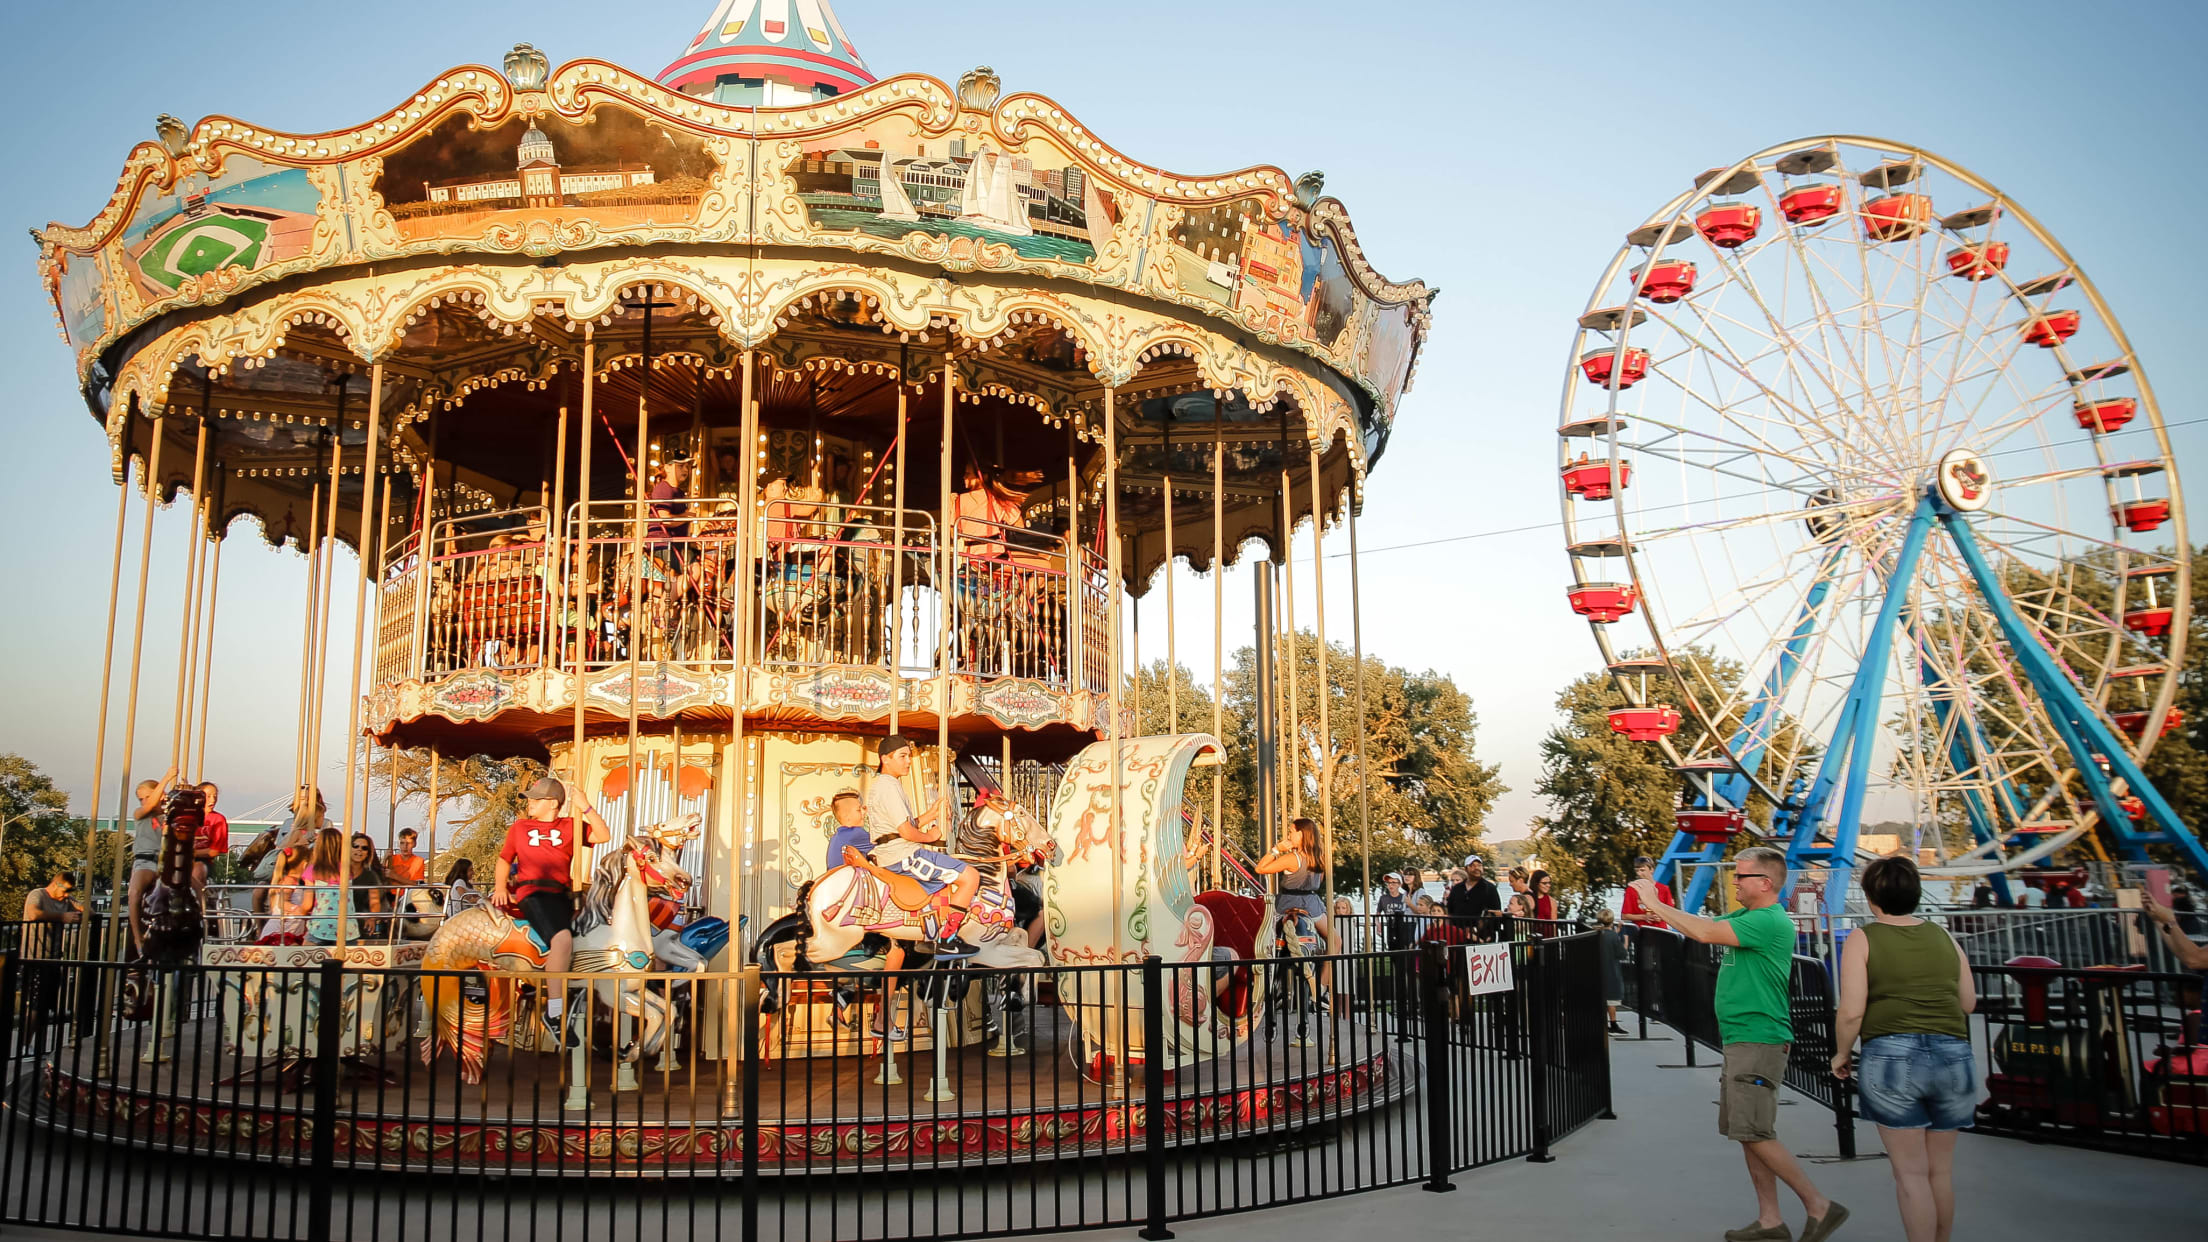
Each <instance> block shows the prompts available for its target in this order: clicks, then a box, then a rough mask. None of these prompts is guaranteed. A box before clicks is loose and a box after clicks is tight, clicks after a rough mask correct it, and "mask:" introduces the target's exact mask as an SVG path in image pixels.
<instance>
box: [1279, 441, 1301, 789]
mask: <svg viewBox="0 0 2208 1242" xmlns="http://www.w3.org/2000/svg"><path fill="white" fill-rule="evenodd" d="M1285 409H1286V407H1283V413H1282V415H1281V420H1280V421H1281V434H1280V549H1281V551H1280V633H1281V654H1282V657H1283V658H1282V661H1281V663H1282V664H1284V665H1285V666H1286V668H1285V670H1284V672H1285V675H1286V677H1287V679H1288V710H1287V711H1286V712H1284V713H1282V714H1281V721H1280V727H1281V743H1282V744H1281V748H1280V749H1281V759H1282V761H1283V765H1284V768H1285V771H1284V773H1283V774H1284V775H1285V776H1286V777H1287V778H1288V798H1287V808H1286V809H1287V813H1288V818H1290V819H1300V818H1302V817H1303V755H1302V751H1303V690H1302V687H1301V685H1300V684H1299V682H1300V678H1299V677H1298V676H1297V669H1296V666H1297V665H1299V664H1301V663H1303V659H1302V657H1301V655H1300V654H1299V653H1298V652H1297V651H1296V641H1297V639H1298V638H1300V637H1301V635H1299V634H1298V633H1297V632H1296V513H1295V495H1296V489H1295V480H1294V477H1293V476H1292V475H1291V474H1290V472H1289V466H1288V417H1287V414H1286V412H1285Z"/></svg>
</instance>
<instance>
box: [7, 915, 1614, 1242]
mask: <svg viewBox="0 0 2208 1242" xmlns="http://www.w3.org/2000/svg"><path fill="white" fill-rule="evenodd" d="M1498 956H1499V957H1500V958H1501V959H1506V960H1507V961H1508V963H1509V966H1510V975H1509V978H1508V980H1507V981H1505V980H1503V979H1502V978H1501V975H1500V970H1499V967H1500V964H1501V963H1500V961H1498V960H1497V959H1498ZM265 957H266V955H262V957H252V956H251V955H248V959H247V960H240V961H238V962H236V963H233V964H215V965H204V966H193V967H187V968H183V969H178V970H172V971H168V972H164V973H161V974H158V975H152V976H140V975H136V974H133V973H132V972H131V971H130V970H129V969H128V968H126V967H123V966H120V965H117V964H114V963H103V962H82V961H53V960H36V959H31V960H25V959H19V958H17V957H16V956H15V955H13V954H8V955H5V956H0V1049H5V1050H6V1053H7V1059H6V1066H7V1069H8V1077H7V1083H6V1090H5V1095H4V1100H0V1103H4V1108H5V1119H4V1122H0V1224H5V1225H31V1226H42V1227H59V1228H70V1229H84V1230H94V1231H99V1232H104V1233H119V1234H136V1235H146V1236H171V1237H215V1238H241V1239H244V1238H251V1239H254V1240H255V1242H293V1240H297V1242H324V1240H325V1239H361V1240H362V1242H366V1240H368V1239H377V1240H378V1242H381V1240H382V1239H387V1238H390V1237H403V1238H406V1239H408V1240H409V1242H416V1240H423V1239H426V1240H430V1242H446V1240H451V1242H458V1240H459V1239H462V1238H469V1239H477V1240H480V1239H482V1238H484V1237H518V1236H524V1235H526V1236H528V1237H530V1238H532V1239H534V1238H566V1237H569V1236H573V1237H576V1238H586V1237H587V1238H590V1239H592V1240H593V1242H598V1239H601V1238H614V1237H621V1238H628V1237H632V1236H641V1235H644V1234H646V1233H647V1232H648V1233H650V1234H651V1235H653V1236H655V1237H663V1238H679V1239H708V1238H710V1239H716V1240H718V1239H722V1238H728V1239H741V1240H743V1242H751V1240H752V1239H761V1238H771V1239H788V1240H793V1242H794V1240H799V1239H803V1240H806V1242H812V1240H819V1242H871V1240H873V1239H890V1238H944V1239H949V1238H969V1237H988V1236H1005V1235H1014V1234H1022V1233H1034V1232H1050V1231H1059V1230H1072V1229H1085V1228H1096V1227H1111V1226H1121V1227H1140V1228H1141V1229H1142V1230H1143V1231H1144V1234H1145V1236H1148V1237H1161V1236H1166V1232H1167V1230H1168V1228H1169V1225H1170V1223H1171V1222H1172V1221H1174V1220H1184V1219H1191V1218H1196V1217H1203V1216H1212V1215H1220V1214H1225V1213H1232V1212H1241V1211H1247V1210H1251V1209H1256V1208H1265V1207H1274V1206H1281V1205H1287V1204H1293V1203H1297V1202H1302V1201H1307V1200H1312V1199H1319V1198H1329V1197H1334V1196H1338V1195H1342V1194H1346V1193H1352V1192H1356V1191H1362V1190H1371V1189H1377V1188H1381V1187H1386V1186H1398V1185H1407V1184H1410V1183H1414V1182H1423V1183H1426V1184H1428V1185H1431V1186H1434V1187H1435V1188H1437V1189H1439V1188H1446V1187H1448V1186H1449V1185H1450V1178H1451V1176H1452V1175H1453V1174H1455V1173H1458V1172H1461V1171H1463V1170H1466V1169H1470V1168H1473V1167H1475V1166H1478V1165H1482V1164H1487V1163H1491V1162H1494V1161H1498V1160H1505V1159H1511V1158H1516V1157H1527V1158H1532V1159H1537V1160H1540V1159H1547V1158H1549V1155H1550V1151H1551V1148H1552V1146H1553V1145H1554V1144H1555V1143H1556V1142H1557V1141H1558V1140H1559V1139H1561V1138H1562V1137H1563V1136H1565V1135H1567V1134H1569V1133H1571V1132H1572V1131H1573V1130H1575V1129H1577V1128H1578V1127H1580V1126H1582V1125H1584V1124H1585V1123H1586V1122H1587V1121H1589V1120H1591V1119H1593V1118H1596V1117H1600V1116H1604V1115H1607V1113H1608V1110H1609V1103H1610V1078H1609V1060H1608V1050H1607V1042H1606V1037H1605V1035H1604V1032H1603V1023H1604V1018H1603V1004H1602V974H1601V965H1602V963H1601V959H1600V945H1599V942H1598V941H1597V940H1596V939H1595V938H1594V937H1593V936H1591V935H1585V934H1581V935H1559V936H1551V937H1546V938H1543V939H1539V940H1529V941H1523V942H1518V943H1513V944H1508V945H1507V946H1491V947H1473V946H1467V945H1460V944H1445V943H1440V942H1436V941H1431V940H1429V941H1427V942H1425V943H1423V944H1418V943H1415V942H1414V944H1413V945H1412V946H1410V947H1405V948H1402V949H1397V950H1381V951H1375V952H1360V953H1345V954H1341V955H1336V956H1331V957H1309V958H1297V957H1283V958H1266V959H1261V960H1256V961H1233V962H1220V961H1208V960H1206V961H1188V962H1167V961H1161V960H1159V959H1157V958H1150V959H1147V960H1145V961H1142V962H1140V963H1129V964H1125V965H1113V966H1083V967H1066V968H1057V967H1053V968H1047V969H1033V970H980V969H975V970H949V969H930V970H913V971H905V972H902V973H900V974H898V975H895V976H885V975H883V974H881V973H879V972H867V973H853V974H839V973H834V972H825V971H811V972H802V973H780V972H764V973H762V972H759V971H756V970H753V971H747V972H743V973H741V974H698V975H665V974H653V975H577V976H574V977H573V978H571V979H567V980H564V981H554V982H551V983H549V984H548V983H547V981H546V980H545V979H544V977H542V976H534V977H529V978H530V980H531V981H533V983H534V985H535V986H534V987H533V988H531V989H529V990H527V991H523V992H520V993H518V994H517V993H515V992H513V991H512V990H511V989H513V988H514V987H515V985H516V984H517V983H519V982H521V981H522V979H521V978H520V977H514V976H503V975H483V974H461V973H440V972H422V971H408V970H384V969H369V968H365V967H361V968H340V967H339V966H338V965H337V964H335V963H324V964H321V965H317V966H301V965H286V964H284V962H283V960H276V959H268V960H263V959H264V958H265ZM284 960H289V959H284ZM1485 989H1495V990H1485ZM556 994H565V995H566V996H567V997H568V999H567V1002H566V1003H567V1009H568V1012H567V1014H566V1015H565V1017H564V1019H563V1020H562V1021H561V1022H560V1023H559V1024H557V1029H560V1030H562V1031H563V1033H561V1034H556V1033H554V1031H555V1029H556V1028H553V1027H548V1025H547V1023H546V1022H545V1020H544V1018H543V1016H542V1010H543V1006H542V1004H541V1001H542V999H543V998H545V997H548V996H551V995H556ZM507 1001H511V1002H512V1003H511V1004H510V1005H507V1004H505V1003H503V1002H507ZM502 1013H506V1014H511V1015H512V1022H511V1024H510V1025H508V1024H506V1023H504V1022H503V1021H502V1020H501V1019H500V1018H499V1017H498V1015H500V1014H502ZM440 1032H441V1033H442V1034H444V1035H445V1036H448V1037H456V1038H448V1039H446V1040H445V1041H444V1042H443V1043H440V1045H439V1048H438V1051H437V1053H436V1055H435V1056H434V1057H432V1058H431V1059H429V1060H427V1061H425V1060H424V1059H423V1056H422V1050H423V1046H424V1042H425V1039H427V1038H430V1037H434V1036H436V1035H438V1034H439V1033H440ZM885 1033H886V1035H887V1038H886V1039H885V1038H883V1034H885ZM452 1043H458V1044H460V1045H463V1046H465V1047H466V1048H467V1049H468V1050H469V1052H470V1053H471V1054H474V1055H473V1056H472V1059H470V1060H467V1061H464V1060H463V1058H462V1057H460V1056H458V1055H456V1054H455V1052H454V1051H453V1050H452V1048H451V1047H450V1046H449V1045H450V1044H452Z"/></svg>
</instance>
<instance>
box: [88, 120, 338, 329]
mask: <svg viewBox="0 0 2208 1242" xmlns="http://www.w3.org/2000/svg"><path fill="white" fill-rule="evenodd" d="M321 203H322V192H321V191H320V190H318V189H316V188H315V187H314V184H313V182H312V181H310V180H309V179H308V176H307V170H306V169H304V168H282V167H277V166H275V165H271V164H264V163H262V162H261V161H259V160H256V159H252V158H249V157H247V156H243V155H233V156H231V157H230V159H229V161H228V162H227V163H225V164H224V165H223V168H222V171H221V172H220V173H216V174H214V175H211V176H210V175H208V174H205V173H186V174H184V175H183V176H180V177H178V178H177V181H176V185H175V187H174V188H173V189H172V190H170V191H169V192H167V193H149V194H148V195H147V196H146V197H145V198H143V199H141V200H140V201H139V204H138V209H137V211H136V212H135V213H134V214H133V215H132V216H131V219H130V223H129V224H128V225H126V226H124V229H123V234H122V258H123V263H124V266H126V267H127V268H129V270H130V274H131V278H132V280H133V281H135V282H136V284H137V286H138V288H139V290H140V292H142V293H144V294H145V296H146V297H148V298H165V297H167V296H169V295H170V294H172V293H175V292H176V291H177V290H178V289H180V288H181V287H183V285H184V283H185V282H186V281H197V280H199V279H200V278H202V277H204V276H206V275H208V274H209V273H211V272H217V271H221V270H223V269H226V268H238V269H242V270H244V271H248V272H250V271H254V270H256V269H259V268H263V267H267V266H270V265H271V264H275V263H281V262H283V261H284V260H286V259H294V258H297V257H299V256H300V255H303V254H305V253H307V251H308V249H309V248H310V247H311V246H312V245H313V243H314V213H315V211H316V209H317V208H319V207H320V206H321Z"/></svg>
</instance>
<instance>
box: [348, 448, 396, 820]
mask: <svg viewBox="0 0 2208 1242" xmlns="http://www.w3.org/2000/svg"><path fill="white" fill-rule="evenodd" d="M376 490H377V491H379V492H381V493H382V497H381V498H380V499H379V500H378V501H377V504H376V559H375V560H373V561H370V562H369V563H368V564H367V565H365V566H363V567H362V568H363V569H365V570H367V572H366V573H364V574H362V575H361V583H362V587H361V590H362V591H363V592H364V593H366V594H369V595H372V596H373V597H374V598H375V601H376V611H375V613H374V617H373V621H372V622H371V623H369V624H368V631H367V637H368V648H367V650H368V676H369V679H370V680H369V688H370V689H371V690H373V689H374V688H375V681H374V678H375V676H376V665H377V664H378V663H380V656H381V654H382V651H383V641H382V640H383V590H382V586H383V562H384V559H385V558H386V557H388V556H389V555H390V554H391V493H392V492H393V491H395V490H397V489H396V488H394V487H393V486H392V485H391V484H390V483H389V482H387V481H385V480H383V479H382V477H381V476H378V477H377V487H376ZM367 543H368V540H367V537H366V536H365V535H363V536H362V538H361V546H362V547H363V548H365V547H366V546H367ZM353 701H354V703H355V704H356V707H355V708H354V710H355V711H357V712H358V713H359V716H358V717H357V718H356V722H355V723H356V727H355V728H354V730H353V732H355V733H360V734H362V735H363V736H362V738H361V742H360V758H361V764H360V766H361V773H360V818H361V819H362V820H364V821H365V820H366V819H367V818H368V806H369V804H370V803H372V802H374V801H375V790H376V763H375V760H374V758H373V757H372V756H371V755H370V753H369V750H368V741H367V738H366V736H365V733H364V730H365V728H366V726H367V724H368V704H367V702H366V701H365V700H363V699H362V698H361V697H360V688H359V687H358V686H355V687H354V688H353ZM346 753H347V754H348V755H350V754H351V753H352V752H351V751H350V750H349V749H348V750H347V751H346ZM389 784H390V786H391V796H390V797H388V798H386V799H384V814H385V819H384V832H383V836H384V848H385V849H389V848H391V847H392V846H394V845H397V844H398V841H397V836H398V831H399V752H398V751H396V750H393V751H392V752H391V772H390V778H389Z"/></svg>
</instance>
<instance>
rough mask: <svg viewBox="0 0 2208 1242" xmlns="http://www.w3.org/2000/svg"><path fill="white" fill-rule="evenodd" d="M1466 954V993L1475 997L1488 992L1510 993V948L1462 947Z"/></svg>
mask: <svg viewBox="0 0 2208 1242" xmlns="http://www.w3.org/2000/svg"><path fill="white" fill-rule="evenodd" d="M1461 951H1462V952H1463V954H1464V981H1465V991H1466V992H1467V993H1469V994H1470V995H1473V996H1479V995H1481V994H1483V993H1487V992H1508V991H1510V989H1511V987H1512V986H1513V985H1512V982H1511V977H1510V946H1509V945H1507V944H1468V945H1464V946H1462V950H1461Z"/></svg>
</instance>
